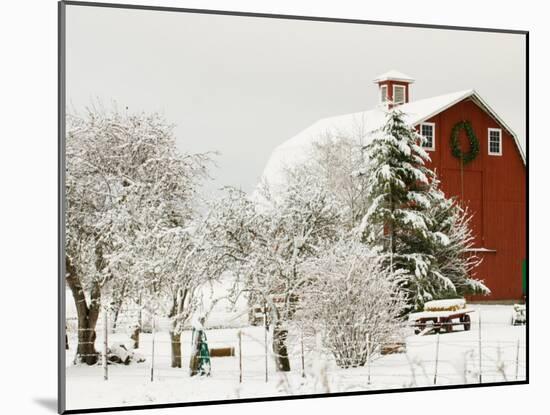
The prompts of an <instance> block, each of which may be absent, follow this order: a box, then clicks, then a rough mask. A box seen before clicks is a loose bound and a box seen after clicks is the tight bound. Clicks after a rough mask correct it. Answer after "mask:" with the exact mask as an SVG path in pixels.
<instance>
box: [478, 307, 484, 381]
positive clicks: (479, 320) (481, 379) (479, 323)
mask: <svg viewBox="0 0 550 415" xmlns="http://www.w3.org/2000/svg"><path fill="white" fill-rule="evenodd" d="M478 313H479V316H478V330H479V346H478V349H479V383H482V381H483V377H482V375H481V311H478Z"/></svg>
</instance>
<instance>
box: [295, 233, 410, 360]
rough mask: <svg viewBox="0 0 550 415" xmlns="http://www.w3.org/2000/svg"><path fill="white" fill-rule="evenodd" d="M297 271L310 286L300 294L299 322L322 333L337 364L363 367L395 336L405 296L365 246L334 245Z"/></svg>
mask: <svg viewBox="0 0 550 415" xmlns="http://www.w3.org/2000/svg"><path fill="white" fill-rule="evenodd" d="M301 268H302V271H303V272H304V273H305V274H307V275H308V276H309V277H310V281H311V283H310V284H309V285H307V286H306V287H304V289H303V291H302V293H301V303H300V314H299V315H300V318H301V319H302V321H303V323H304V324H305V325H307V326H314V327H316V328H317V329H319V330H320V331H321V333H322V340H323V344H324V346H325V347H327V348H328V349H329V350H330V351H331V352H332V354H333V355H334V358H335V359H336V363H337V365H338V366H340V367H343V368H348V367H357V366H363V365H364V364H365V363H366V361H367V357H368V355H369V354H371V355H372V354H373V353H374V352H375V351H376V350H377V349H379V347H380V345H381V344H382V343H385V342H387V341H390V340H392V339H393V338H394V337H395V336H396V335H399V333H400V331H401V322H400V319H399V316H400V314H401V313H402V312H403V307H404V305H405V303H404V301H403V295H402V294H401V292H400V291H399V287H398V285H397V283H396V281H395V280H394V279H393V277H392V274H391V273H389V272H388V270H387V269H386V268H385V267H384V266H383V265H382V264H381V262H380V261H379V260H378V258H377V257H376V256H374V255H373V254H372V253H371V252H370V251H369V249H368V248H367V247H366V246H365V245H364V244H362V243H360V242H357V241H353V240H347V241H341V242H338V243H336V244H334V245H333V246H332V247H329V248H328V249H327V250H326V251H324V252H322V253H320V255H319V257H316V258H312V259H310V260H308V261H307V262H305V263H304V264H303V265H302V267H301Z"/></svg>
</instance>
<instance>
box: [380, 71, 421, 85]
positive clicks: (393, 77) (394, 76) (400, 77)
mask: <svg viewBox="0 0 550 415" xmlns="http://www.w3.org/2000/svg"><path fill="white" fill-rule="evenodd" d="M382 81H402V82H409V83H411V84H412V83H413V82H414V79H413V78H411V77H410V76H409V75H405V74H404V73H403V72H399V71H396V70H394V69H392V70H391V71H388V72H384V73H383V74H382V75H378V76H377V77H376V78H374V82H375V83H377V82H382Z"/></svg>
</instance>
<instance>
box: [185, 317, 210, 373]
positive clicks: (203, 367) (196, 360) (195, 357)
mask: <svg viewBox="0 0 550 415" xmlns="http://www.w3.org/2000/svg"><path fill="white" fill-rule="evenodd" d="M205 321H206V318H205V317H204V316H201V317H199V319H198V321H197V323H195V324H194V325H193V332H192V335H191V346H192V353H191V361H190V362H189V369H190V375H191V376H195V375H200V376H210V352H209V351H208V339H207V338H206V331H205V330H204V322H205Z"/></svg>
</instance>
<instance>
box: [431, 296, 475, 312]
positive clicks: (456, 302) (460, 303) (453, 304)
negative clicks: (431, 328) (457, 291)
mask: <svg viewBox="0 0 550 415" xmlns="http://www.w3.org/2000/svg"><path fill="white" fill-rule="evenodd" d="M465 307H466V300H464V299H463V298H453V299H448V300H433V301H428V302H426V303H424V310H425V311H442V310H453V309H454V310H458V309H462V308H465Z"/></svg>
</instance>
